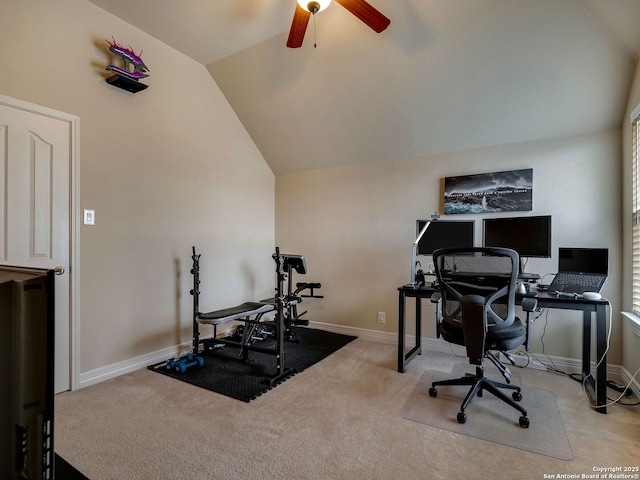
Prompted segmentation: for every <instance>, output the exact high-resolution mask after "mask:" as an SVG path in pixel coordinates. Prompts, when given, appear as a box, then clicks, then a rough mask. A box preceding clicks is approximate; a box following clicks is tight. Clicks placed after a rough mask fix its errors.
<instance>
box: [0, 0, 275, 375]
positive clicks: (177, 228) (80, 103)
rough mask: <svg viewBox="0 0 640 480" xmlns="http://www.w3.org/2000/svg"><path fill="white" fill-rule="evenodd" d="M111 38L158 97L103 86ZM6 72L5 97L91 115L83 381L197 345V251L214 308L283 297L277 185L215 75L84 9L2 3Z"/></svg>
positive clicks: (2, 80) (206, 299) (29, 1)
mask: <svg viewBox="0 0 640 480" xmlns="http://www.w3.org/2000/svg"><path fill="white" fill-rule="evenodd" d="M111 36H114V37H115V39H116V40H118V41H119V42H120V43H123V44H129V45H131V46H132V47H133V48H134V49H135V51H136V52H140V50H143V54H142V58H143V59H144V61H145V63H146V64H147V66H148V67H149V69H150V74H151V75H150V77H149V78H147V79H145V80H144V83H147V84H148V85H149V88H148V89H147V90H145V91H143V92H140V93H138V94H135V95H133V94H129V93H127V92H124V91H122V90H119V89H116V88H114V87H112V86H110V85H108V84H107V83H106V82H105V81H104V78H105V77H107V76H109V75H110V72H107V71H105V67H106V66H107V64H109V63H112V62H115V61H116V60H115V59H114V58H112V57H110V56H109V54H108V51H107V47H108V45H107V43H106V42H105V40H104V39H106V38H109V39H110V38H111ZM0 64H1V65H2V68H1V69H0V93H2V94H5V95H8V96H12V97H15V98H19V99H22V100H26V101H29V102H33V103H36V104H40V105H44V106H47V107H50V108H54V109H57V110H61V111H64V112H68V113H71V114H74V115H78V116H79V117H80V190H81V198H80V200H81V205H80V208H90V209H95V211H96V217H95V218H96V225H95V226H93V227H89V226H86V227H84V226H83V227H82V229H81V232H80V238H81V240H80V245H79V248H80V269H79V271H78V270H77V269H76V270H74V271H75V272H76V273H77V274H79V275H80V312H79V324H80V344H81V350H80V372H82V373H86V372H88V371H92V370H94V369H98V368H105V367H107V368H108V366H109V365H112V364H116V363H117V362H123V361H127V360H129V359H131V358H134V357H136V356H140V355H146V354H148V353H149V352H153V351H156V350H159V349H163V348H166V347H170V346H173V345H176V344H177V343H180V342H182V341H187V340H189V339H190V338H191V305H192V303H191V302H192V297H191V296H190V295H189V289H190V288H191V277H190V274H189V271H190V268H191V246H192V245H195V246H197V248H198V250H199V252H200V253H202V255H203V257H202V260H201V267H202V285H201V291H202V295H203V297H202V300H201V307H202V309H203V310H209V309H211V310H212V309H215V308H222V307H228V306H231V305H234V304H236V303H240V302H242V301H247V300H255V299H256V298H264V297H265V296H267V295H268V294H270V293H271V291H272V289H273V278H274V274H273V271H274V268H275V267H274V266H273V261H272V260H271V253H272V252H273V249H274V238H275V226H274V221H275V220H274V217H275V213H274V201H275V194H274V188H275V179H274V175H273V173H272V172H271V170H270V169H269V167H268V166H267V165H266V163H265V161H264V159H263V158H262V156H261V154H260V153H259V152H258V150H257V148H256V147H255V145H254V143H253V142H252V140H251V139H250V138H249V136H248V134H247V133H246V131H245V129H244V128H243V126H242V125H241V124H240V122H239V120H238V118H237V116H236V115H235V113H234V112H233V111H232V110H231V108H230V107H229V105H228V103H227V101H226V100H225V98H224V96H223V95H222V93H221V92H220V90H219V89H218V87H217V86H216V84H215V82H214V81H213V80H212V78H211V76H210V75H209V73H208V72H207V70H206V68H205V67H204V66H202V65H201V64H199V63H197V62H195V61H193V60H192V59H190V58H188V57H186V56H184V55H182V54H181V53H178V52H177V51H176V50H174V49H172V48H170V47H168V46H167V45H165V44H163V43H161V42H159V41H158V40H156V39H154V38H153V37H151V36H149V35H147V34H146V33H144V32H142V31H140V30H138V29H137V28H134V27H133V26H131V25H129V24H127V23H125V22H123V21H121V20H120V19H118V18H117V17H114V16H113V15H111V14H109V13H107V12H105V11H104V10H101V9H99V8H98V7H96V6H95V5H93V4H92V3H89V2H87V1H85V0H56V1H55V2H41V1H37V0H4V1H3V2H2V14H1V15H0ZM74 268H75V266H74Z"/></svg>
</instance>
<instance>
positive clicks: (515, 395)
mask: <svg viewBox="0 0 640 480" xmlns="http://www.w3.org/2000/svg"><path fill="white" fill-rule="evenodd" d="M511 397H512V398H513V399H514V400H515V401H516V402H519V401H520V400H522V394H521V393H520V392H513V394H512V395H511Z"/></svg>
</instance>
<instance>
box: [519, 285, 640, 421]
mask: <svg viewBox="0 0 640 480" xmlns="http://www.w3.org/2000/svg"><path fill="white" fill-rule="evenodd" d="M602 300H605V301H606V302H607V305H608V306H609V319H608V323H609V331H608V332H607V347H606V348H605V351H604V353H603V354H602V356H601V357H600V359H599V360H598V363H597V364H596V366H595V369H596V370H597V369H598V367H599V366H600V364H601V363H602V362H603V361H604V359H605V358H606V356H607V352H608V351H609V348H610V346H611V330H612V309H611V302H610V301H609V300H608V299H606V298H603V299H602ZM541 316H542V313H541V314H540V315H538V316H537V317H536V318H534V319H533V320H532V321H531V324H532V325H533V323H534V322H535V321H536V320H537V319H538V318H540V317H541ZM544 318H545V323H544V327H543V329H542V335H541V337H540V342H541V343H542V354H543V355H545V356H546V357H547V358H548V359H549V361H550V362H551V365H549V364H547V363H545V362H543V361H541V360H540V359H539V358H538V357H537V356H536V355H535V354H529V352H521V351H520V352H511V353H512V354H517V355H520V356H526V357H527V360H528V362H527V364H526V365H523V366H522V367H520V368H526V367H527V366H528V365H529V364H530V363H531V357H533V358H534V359H536V360H537V361H538V362H540V363H541V364H542V365H544V366H545V367H546V368H547V370H548V371H551V372H552V373H557V374H560V375H565V376H567V377H569V378H570V379H572V380H574V381H576V382H580V383H581V384H582V389H583V391H584V393H585V397H586V399H587V401H588V402H589V406H590V407H591V408H593V409H596V408H601V407H607V406H610V405H614V404H618V405H624V406H632V407H633V406H638V405H640V401H638V402H636V403H626V402H622V401H621V400H622V398H623V397H625V396H627V391H629V389H630V388H631V384H632V383H633V381H634V379H635V378H636V376H637V375H638V373H640V368H638V370H636V372H635V373H634V374H633V376H632V377H631V379H630V380H629V382H628V383H627V385H626V386H625V387H624V389H623V390H622V391H621V392H620V396H618V398H616V399H611V398H609V397H607V400H609V401H610V402H609V403H607V404H605V405H595V404H593V403H592V402H591V400H590V399H589V395H588V394H587V390H586V382H587V379H588V378H589V377H591V378H593V375H592V374H591V373H589V374H588V375H586V376H584V377H582V374H579V373H567V372H564V371H562V370H561V369H559V368H558V367H557V366H556V365H555V363H554V362H553V359H552V358H551V357H550V356H549V355H547V354H546V353H545V344H544V336H545V333H546V330H547V325H548V323H549V311H548V310H546V312H545V315H544ZM631 392H633V390H631Z"/></svg>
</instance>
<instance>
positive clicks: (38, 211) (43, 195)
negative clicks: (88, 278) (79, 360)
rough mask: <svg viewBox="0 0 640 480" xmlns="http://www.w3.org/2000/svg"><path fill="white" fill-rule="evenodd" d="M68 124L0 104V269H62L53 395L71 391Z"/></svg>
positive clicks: (58, 287) (57, 288)
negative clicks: (3, 265)
mask: <svg viewBox="0 0 640 480" xmlns="http://www.w3.org/2000/svg"><path fill="white" fill-rule="evenodd" d="M71 138H72V137H71V126H70V124H69V122H68V121H64V120H60V119H58V118H52V117H51V116H48V115H44V114H39V113H34V112H32V111H28V110H25V109H22V108H18V107H14V106H7V105H5V104H1V103H0V264H6V265H17V266H25V267H34V268H48V269H52V268H55V267H62V268H63V269H64V273H62V274H61V275H57V276H56V284H55V293H56V297H55V319H56V325H55V386H54V387H55V392H56V393H59V392H62V391H65V390H69V388H70V372H71V365H70V358H71V355H70V351H71V350H70V318H71V317H70V298H71V297H70V281H69V279H70V276H69V252H70V225H69V216H70V177H71V175H70V171H71V170H70V169H71V145H72V144H71Z"/></svg>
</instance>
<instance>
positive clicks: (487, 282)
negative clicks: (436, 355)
mask: <svg viewBox="0 0 640 480" xmlns="http://www.w3.org/2000/svg"><path fill="white" fill-rule="evenodd" d="M519 263H520V260H519V257H518V254H517V253H516V252H515V251H514V250H511V249H507V248H497V247H492V248H445V249H440V250H436V251H435V252H434V253H433V264H434V266H435V271H436V276H437V281H438V284H439V288H440V292H439V293H436V294H434V298H433V299H432V301H434V303H437V315H436V322H437V333H438V336H442V337H443V338H444V339H445V340H446V341H447V342H450V343H454V344H457V345H463V346H465V347H466V349H467V356H468V357H469V363H470V364H472V365H476V372H475V375H471V374H468V375H466V376H464V377H462V378H456V379H451V380H443V381H439V382H433V383H432V384H431V388H430V389H429V395H430V396H431V397H435V396H436V395H437V394H438V391H437V389H436V387H437V386H440V385H467V386H470V387H471V389H470V390H469V392H468V393H467V396H466V397H465V399H464V401H463V402H462V405H461V407H460V412H459V413H458V415H457V419H458V422H459V423H465V422H466V421H467V415H466V413H465V410H466V409H467V407H468V406H469V404H470V403H471V401H472V400H473V398H474V397H475V396H476V395H477V396H478V397H482V393H483V392H484V391H485V390H486V391H488V392H490V393H492V394H493V395H495V396H496V397H498V398H499V399H500V400H502V401H503V402H505V403H507V404H509V405H511V406H512V407H513V408H515V409H516V410H518V411H520V413H521V414H522V415H521V416H520V419H519V423H520V426H522V427H524V428H527V427H528V426H529V418H528V417H527V411H526V410H525V409H524V408H523V407H522V406H521V405H519V404H518V403H516V402H519V401H520V400H522V394H521V392H520V387H519V386H517V385H511V374H510V372H509V369H508V368H507V367H506V366H505V365H503V364H502V363H501V362H500V361H499V360H498V358H497V357H496V356H495V355H494V354H493V353H492V352H491V350H498V351H502V352H506V351H507V350H512V349H514V348H517V347H519V346H520V345H522V344H523V343H524V342H525V340H526V329H525V326H524V325H523V324H522V322H521V321H520V319H518V318H517V317H516V315H515V313H516V311H515V309H516V301H515V298H516V282H517V278H518V269H519ZM528 308H532V309H535V302H534V304H532V305H529V306H528ZM485 358H486V359H489V360H490V361H491V362H492V363H493V364H494V365H495V366H496V367H498V369H499V370H500V372H501V373H502V375H503V376H504V378H505V380H506V383H504V382H500V381H497V380H493V379H489V378H486V377H485V376H484V367H483V360H484V359H485ZM503 389H507V390H513V394H512V397H511V398H509V396H507V395H506V394H505V393H504V392H503V391H502V390H503Z"/></svg>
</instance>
